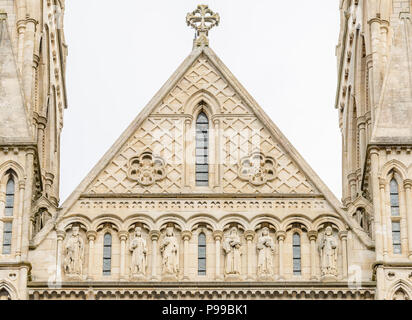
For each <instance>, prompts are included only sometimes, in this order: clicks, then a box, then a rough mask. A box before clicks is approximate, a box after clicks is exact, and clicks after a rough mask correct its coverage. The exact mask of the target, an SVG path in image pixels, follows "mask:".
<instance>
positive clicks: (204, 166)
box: [196, 111, 209, 187]
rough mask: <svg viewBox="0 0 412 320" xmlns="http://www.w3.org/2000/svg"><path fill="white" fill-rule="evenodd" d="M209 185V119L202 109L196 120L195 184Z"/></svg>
mask: <svg viewBox="0 0 412 320" xmlns="http://www.w3.org/2000/svg"><path fill="white" fill-rule="evenodd" d="M208 185H209V119H208V118H207V115H206V114H205V113H204V112H203V111H202V112H201V113H200V114H199V115H198V117H197V120H196V186H199V187H201V186H208Z"/></svg>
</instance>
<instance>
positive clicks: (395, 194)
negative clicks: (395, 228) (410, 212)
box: [390, 178, 400, 217]
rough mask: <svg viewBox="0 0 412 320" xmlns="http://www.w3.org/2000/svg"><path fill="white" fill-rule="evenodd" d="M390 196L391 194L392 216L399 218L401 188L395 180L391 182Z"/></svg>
mask: <svg viewBox="0 0 412 320" xmlns="http://www.w3.org/2000/svg"><path fill="white" fill-rule="evenodd" d="M390 194H391V215H392V216H393V217H398V216H399V214H400V212H399V186H398V182H397V181H396V180H395V178H393V179H392V180H391V184H390Z"/></svg>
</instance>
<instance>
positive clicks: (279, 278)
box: [276, 231, 286, 280]
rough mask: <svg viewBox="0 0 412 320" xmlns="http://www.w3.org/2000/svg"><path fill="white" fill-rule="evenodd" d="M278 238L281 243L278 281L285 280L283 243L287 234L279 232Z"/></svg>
mask: <svg viewBox="0 0 412 320" xmlns="http://www.w3.org/2000/svg"><path fill="white" fill-rule="evenodd" d="M276 238H277V239H278V242H279V277H278V280H283V279H284V277H283V276H284V275H283V242H284V241H285V239H286V232H285V231H278V232H276Z"/></svg>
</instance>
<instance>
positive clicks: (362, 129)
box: [358, 117, 366, 181]
mask: <svg viewBox="0 0 412 320" xmlns="http://www.w3.org/2000/svg"><path fill="white" fill-rule="evenodd" d="M358 128H359V156H360V159H359V160H360V161H359V162H360V165H361V168H363V164H364V162H365V151H366V147H365V146H366V123H365V118H364V117H362V118H361V121H360V122H359V124H358ZM359 181H360V180H359Z"/></svg>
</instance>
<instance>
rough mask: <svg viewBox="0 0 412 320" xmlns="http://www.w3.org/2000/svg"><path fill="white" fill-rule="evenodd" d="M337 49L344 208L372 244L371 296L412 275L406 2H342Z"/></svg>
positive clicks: (390, 292) (387, 294)
mask: <svg viewBox="0 0 412 320" xmlns="http://www.w3.org/2000/svg"><path fill="white" fill-rule="evenodd" d="M340 10H341V32H340V37H339V44H338V47H337V56H338V68H339V78H338V82H339V84H338V91H337V98H336V108H337V109H338V110H339V120H340V127H341V130H342V141H343V170H342V173H343V199H342V200H343V204H344V206H345V207H346V208H347V210H348V213H349V214H350V215H351V216H353V218H354V219H356V220H357V222H358V224H359V227H360V228H363V229H365V231H367V232H368V233H369V234H370V235H371V237H372V239H373V240H374V241H375V252H376V259H375V260H376V261H375V263H374V266H373V267H374V278H375V279H376V281H377V292H376V297H377V298H378V299H392V298H393V297H394V296H399V297H402V296H405V295H406V292H407V291H406V290H405V289H404V284H405V283H407V282H408V281H410V280H411V278H412V276H411V275H412V191H411V189H412V154H411V150H412V83H411V81H412V60H411V52H412V43H411V39H412V25H411V1H410V0H380V1H378V0H341V1H340Z"/></svg>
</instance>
